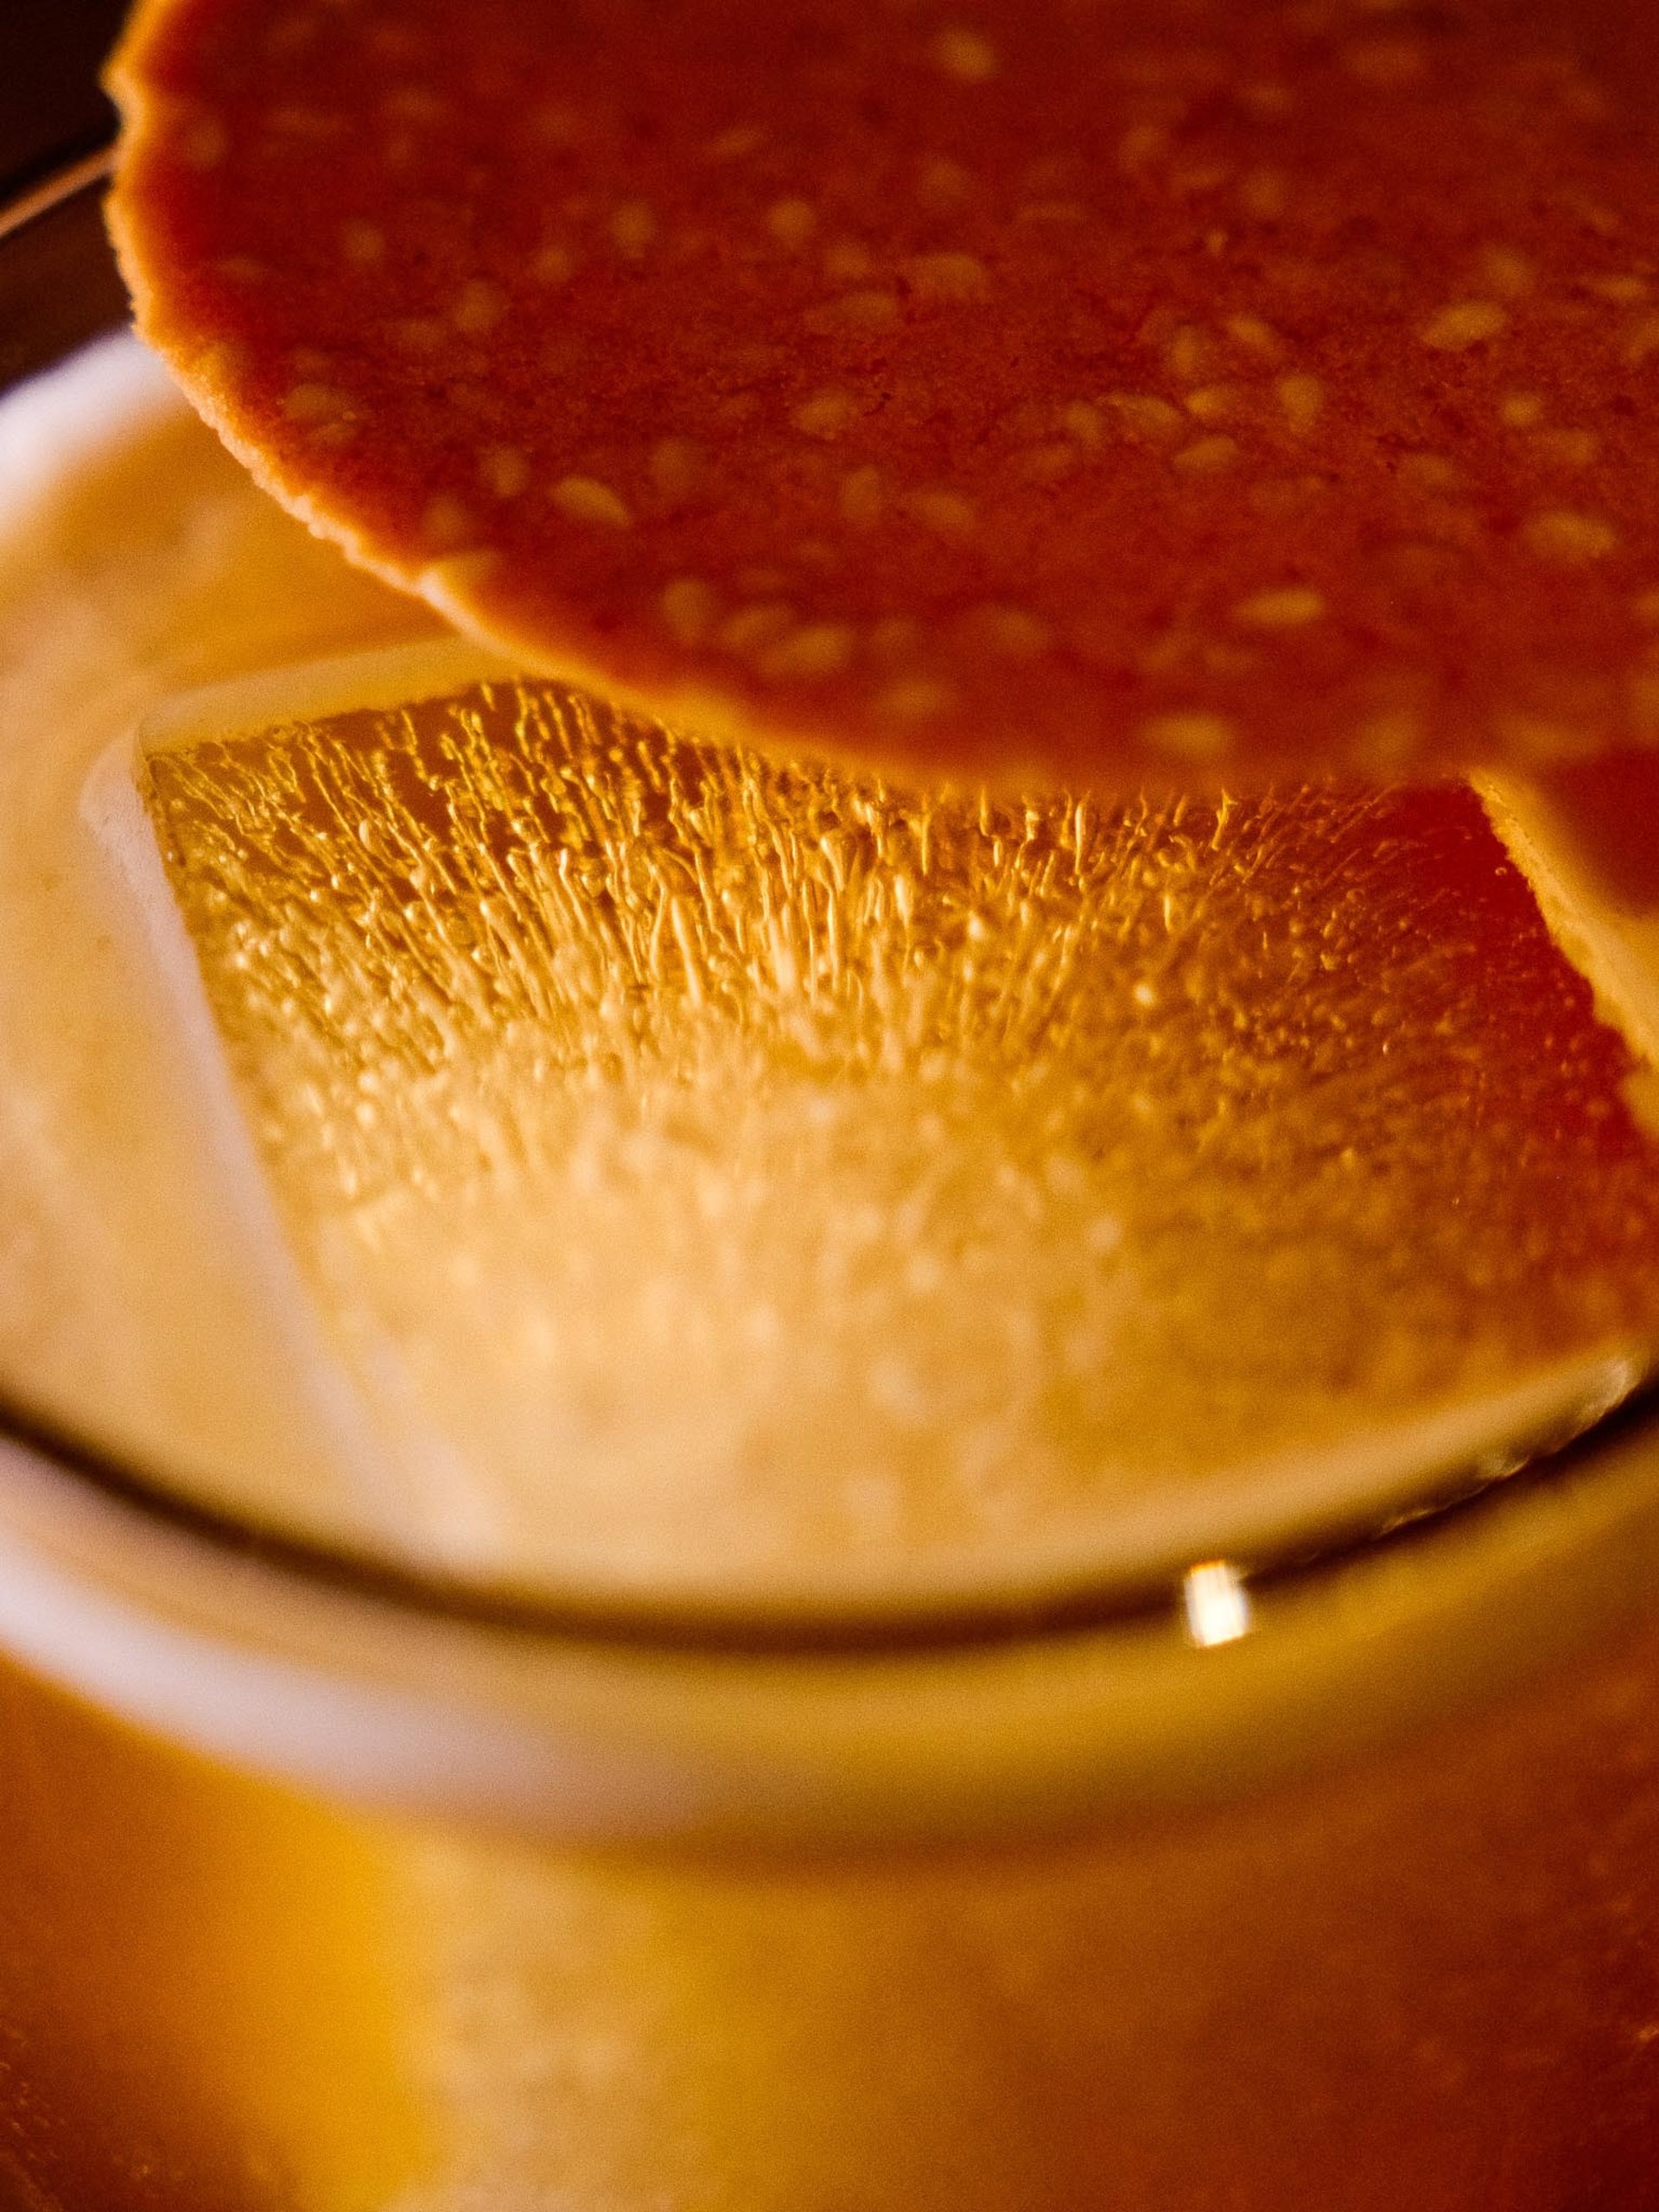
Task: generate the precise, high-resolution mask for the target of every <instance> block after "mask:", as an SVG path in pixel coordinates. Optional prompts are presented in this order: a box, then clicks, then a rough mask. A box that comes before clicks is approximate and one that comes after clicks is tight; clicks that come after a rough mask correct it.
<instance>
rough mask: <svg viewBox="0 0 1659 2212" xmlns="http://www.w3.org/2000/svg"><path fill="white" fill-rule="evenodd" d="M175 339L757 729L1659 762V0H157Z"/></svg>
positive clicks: (918, 750) (453, 563)
mask: <svg viewBox="0 0 1659 2212" xmlns="http://www.w3.org/2000/svg"><path fill="white" fill-rule="evenodd" d="M114 81H115V86H116V89H117V91H118V93H119V96H120V98H121V100H122V102H123V105H124V110H125V112H126V117H127V126H128V127H127V137H126V140H125V149H124V162H123V168H122V174H121V178H120V181H119V184H118V190H117V194H116V197H115V203H114V207H115V223H116V230H117V235H118V240H119V242H120V245H121V248H122V251H123V256H124V261H125V264H126V267H127V270H128V272H129V276H130V280H131V282H132V285H133V288H134V291H135V293H136V295H137V302H138V306H139V313H140V321H141V327H143V330H144V331H145V333H146V334H147V335H148V336H149V338H150V339H151V340H153V341H154V342H155V343H156V345H158V346H160V347H161V348H162V351H163V352H164V353H166V354H167V355H168V358H169V359H171V360H172V362H173V363H174V364H175V367H176V369H177V370H178V372H179V373H180V375H181V378H182V379H183V381H184V383H185V385H186V386H187V388H188V390H189V391H190V392H191V394H192V395H193V397H194V398H195V400H196V402H197V403H198V404H199V405H200V407H201V408H202V410H204V412H205V413H206V414H207V416H209V417H210V419H212V420H213V422H214V423H216V424H217V426H218V427H219V429H220V430H221V431H222V432H223V433H224V435H226V438H227V439H228V440H229V441H230V442H231V444H232V446H233V448H235V449H236V450H237V451H238V453H239V454H241V455H242V456H243V457H244V458H245V460H246V461H249V463H250V464H251V466H252V467H253V468H254V470H255V472H256V473H257V474H258V475H259V477H260V478H261V480H263V481H264V483H266V484H267V485H268V486H270V488H271V489H272V490H273V491H275V492H276V493H277V495H278V497H280V498H282V499H284V500H285V501H286V502H287V503H288V504H289V505H291V506H293V507H295V508H296V510H297V511H298V512H301V513H302V514H303V515H305V516H306V517H307V518H308V520H310V521H311V522H312V523H314V524H315V525H316V526H317V527H318V528H320V529H321V530H322V531H326V532H327V534H328V535H330V536H332V537H336V538H338V539H339V540H340V542H341V543H344V544H345V545H346V547H347V548H348V550H351V551H352V552H353V554H354V555H355V556H357V557H359V559H361V560H364V561H365V562H367V563H369V564H371V565H372V566H373V567H374V568H376V569H378V570H379V571H380V572H381V573H382V574H384V575H388V576H390V577H391V578H393V579H394V580H396V581H397V582H402V583H404V584H406V585H409V586H410V587H413V588H417V589H422V590H424V591H426V592H427V593H428V594H429V596H431V597H433V598H434V599H435V601H436V602H437V603H438V604H439V605H441V606H442V607H443V608H444V609H445V611H446V612H448V613H450V614H451V615H452V616H453V617H454V619H456V620H459V621H461V623H462V625H463V626H466V627H467V628H469V629H472V630H474V631H476V632H480V633H481V634H485V635H487V636H489V637H490V638H492V639H498V640H501V641H504V642H505V643H507V644H509V645H511V646H512V647H513V648H514V649H516V650H517V651H518V652H521V653H522V654H523V656H524V658H525V659H526V660H527V661H529V662H531V663H533V664H537V665H540V666H543V667H545V668H549V669H551V670H554V671H559V672H562V673H564V674H567V675H572V676H575V677H578V678H579V679H582V680H585V681H587V682H588V683H601V684H602V685H604V686H605V687H606V688H607V689H608V690H612V691H613V692H616V693H619V694H620V695H622V696H625V697H628V698H632V699H633V700H635V701H637V702H640V703H643V704H644V705H645V706H647V707H649V708H651V709H653V710H655V711H657V712H658V713H664V714H666V715H670V716H673V717H677V718H679V719H681V720H683V721H690V722H691V723H693V724H694V725H696V726H697V727H699V728H702V729H704V730H706V731H717V732H723V733H726V734H730V735H734V736H738V737H741V738H744V739H747V740H750V741H761V742H764V743H769V744H772V745H773V746H777V745H789V746H792V747H797V748H801V747H804V748H807V749H816V748H823V749H829V750H835V751H852V752H855V753H861V754H862V755H864V756H866V757H867V758H871V759H874V760H878V761H881V762H884V763H888V764H896V765H898V766H903V767H906V768H908V769H912V770H919V771H925V772H931V773H938V772H944V773H947V774H952V773H954V774H958V775H975V776H977V775H982V774H992V775H995V776H998V777H1000V778H1001V779H1027V778H1053V779H1063V780H1065V781H1066V782H1068V783H1071V784H1073V785H1076V784H1078V783H1082V782H1085V781H1088V780H1090V779H1092V780H1093V781H1094V782H1096V784H1109V783H1112V782H1128V781H1132V782H1137V783H1139V782H1144V781H1147V780H1148V779H1150V780H1153V781H1156V780H1159V779H1170V778H1175V779H1181V780H1203V781H1214V780H1216V779H1227V780H1229V781H1238V780H1242V779H1249V778H1252V777H1260V776H1266V775H1269V774H1272V775H1282V774H1285V773H1296V774H1303V775H1306V774H1310V773H1316V772H1329V771H1332V770H1335V769H1341V770H1344V771H1347V772H1356V771H1357V772H1364V773H1371V774H1376V775H1382V776H1387V777H1393V778H1397V777H1400V776H1424V775H1431V774H1438V773H1443V772H1448V771H1450V770H1452V769H1455V768H1457V767H1459V766H1465V765H1467V764H1469V763H1471V762H1475V761H1483V760H1484V761H1493V760H1497V761H1503V762H1504V763H1507V764H1509V765H1510V766H1516V767H1519V768H1521V769H1522V770H1526V771H1529V772H1554V771H1556V770H1558V769H1559V768H1560V766H1562V764H1565V763H1571V762H1573V761H1576V760H1582V759H1584V758H1586V756H1590V755H1593V754H1595V753H1599V752H1601V751H1603V750H1604V749H1605V748H1607V747H1613V746H1620V745H1623V746H1632V745H1636V746H1640V745H1649V744H1653V743H1656V742H1659V431H1656V428H1655V409H1656V404H1659V22H1656V20H1655V18H1654V15H1653V10H1652V8H1651V5H1650V0H1440V4H1433V5H1414V4H1412V0H1403V4H1402V0H1380V3H1379V0H1292V3H1291V4H1283V0H1160V3H1159V4H1154V0H1115V3H1114V4H1112V5H1109V6H1108V5H1105V4H1091V0H976V4H973V5H971V6H969V5H966V4H964V5H963V6H962V7H961V8H957V6H956V5H954V4H953V0H946V4H944V5H942V6H938V7H935V6H931V5H912V4H906V0H889V4H872V3H871V0H660V4H652V5H645V4H643V3H642V0H560V4H557V5H553V4H550V0H469V4H468V5H467V6H465V7H461V6H455V5H453V4H449V0H149V4H147V5H145V6H143V7H142V8H141V9H140V11H139V15H138V17H137V22H136V24H135V26H134V28H133V29H132V31H131V32H130V35H129V38H128V41H127V42H126V45H125V47H124V50H123V52H122V54H121V55H120V57H119V59H118V66H117V68H116V71H115V77H114Z"/></svg>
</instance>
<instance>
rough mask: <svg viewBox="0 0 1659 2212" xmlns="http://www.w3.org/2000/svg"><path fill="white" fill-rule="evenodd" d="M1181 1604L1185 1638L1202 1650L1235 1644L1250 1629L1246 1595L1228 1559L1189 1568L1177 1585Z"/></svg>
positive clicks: (1251, 1623) (1205, 1562)
mask: <svg viewBox="0 0 1659 2212" xmlns="http://www.w3.org/2000/svg"><path fill="white" fill-rule="evenodd" d="M1181 1604H1182V1607H1183V1609H1184V1611H1185V1615H1186V1633H1187V1636H1188V1638H1189V1639H1190V1640H1191V1642H1192V1643H1196V1644H1197V1645H1198V1649H1200V1650H1202V1651H1207V1650H1210V1649H1211V1648H1212V1647H1213V1646H1215V1645H1216V1644H1217V1643H1237V1642H1238V1640H1239V1638H1240V1637H1242V1636H1248V1635H1249V1632H1250V1630H1251V1628H1252V1627H1253V1626H1254V1623H1253V1621H1252V1619H1251V1615H1250V1599H1249V1592H1248V1591H1247V1590H1246V1589H1245V1587H1244V1584H1243V1578H1242V1577H1241V1576H1240V1574H1239V1572H1238V1569H1237V1568H1236V1567H1235V1566H1233V1564H1232V1562H1231V1561H1230V1560H1224V1559H1211V1560H1205V1561H1204V1562H1203V1564H1202V1565H1201V1566H1198V1567H1189V1568H1188V1569H1187V1571H1186V1573H1185V1577H1184V1578H1183V1580H1182V1582H1181Z"/></svg>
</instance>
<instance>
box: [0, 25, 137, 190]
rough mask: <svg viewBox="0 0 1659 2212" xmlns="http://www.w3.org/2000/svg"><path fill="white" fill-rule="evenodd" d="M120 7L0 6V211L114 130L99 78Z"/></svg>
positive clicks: (100, 142) (113, 39)
mask: <svg viewBox="0 0 1659 2212" xmlns="http://www.w3.org/2000/svg"><path fill="white" fill-rule="evenodd" d="M125 14H126V0H0V204H3V203H4V201H5V200H8V199H10V197H11V196H12V194H14V193H16V192H18V191H21V190H22V189H24V188H26V187H28V186H29V185H31V184H35V183H37V182H38V181H39V180H40V179H41V177H43V176H45V175H47V174H48V172H49V171H50V170H52V169H53V168H56V166H57V165H58V163H59V162H60V161H63V160H67V159H73V156H76V155H77V154H87V153H91V152H92V149H93V148H94V147H97V146H99V145H101V144H102V143H104V141H105V139H106V138H107V137H109V135H110V133H111V130H113V129H114V127H115V117H114V114H113V113H112V111H111V108H110V105H109V103H108V101H107V100H106V99H105V98H104V95H103V94H102V92H99V89H98V73H99V69H100V68H101V67H102V66H103V62H104V57H105V54H107V53H108V52H109V50H110V48H111V46H112V45H113V44H114V42H115V36H116V33H117V32H118V30H119V29H120V28H121V22H122V18H123V16H124V15H125Z"/></svg>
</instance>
